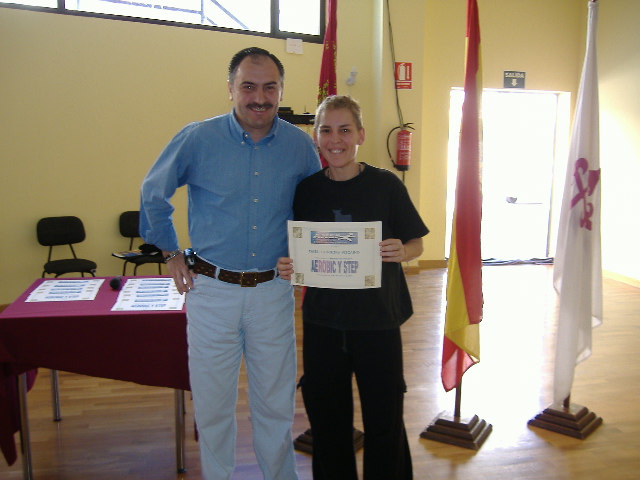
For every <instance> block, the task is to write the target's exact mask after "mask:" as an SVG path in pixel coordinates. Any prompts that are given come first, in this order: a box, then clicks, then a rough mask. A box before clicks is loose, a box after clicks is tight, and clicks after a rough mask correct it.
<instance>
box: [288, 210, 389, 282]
mask: <svg viewBox="0 0 640 480" xmlns="http://www.w3.org/2000/svg"><path fill="white" fill-rule="evenodd" d="M287 228H288V233H289V256H290V257H291V258H292V259H293V270H294V272H295V273H294V274H293V275H292V276H291V284H292V285H304V286H309V287H320V288H340V289H343V288H344V289H348V288H380V285H381V274H382V257H381V256H380V246H379V243H380V241H381V240H382V222H379V221H378V222H301V221H293V220H289V222H288V225H287Z"/></svg>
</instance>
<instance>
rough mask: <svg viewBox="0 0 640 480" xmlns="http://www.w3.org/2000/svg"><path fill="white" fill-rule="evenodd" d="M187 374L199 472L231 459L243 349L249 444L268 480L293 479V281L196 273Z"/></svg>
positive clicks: (212, 479)
mask: <svg viewBox="0 0 640 480" xmlns="http://www.w3.org/2000/svg"><path fill="white" fill-rule="evenodd" d="M186 302H187V319H188V321H187V340H188V343H189V372H190V373H189V374H190V380H191V391H192V393H193V403H194V410H195V420H196V425H197V428H198V433H199V443H200V461H201V464H202V473H203V478H205V479H206V480H228V479H230V478H231V475H232V473H233V468H234V464H235V447H236V430H237V426H236V416H235V412H236V401H237V398H238V372H239V369H240V362H241V359H242V356H243V355H244V360H245V366H246V370H247V377H248V383H249V407H250V410H251V426H252V432H253V448H254V451H255V453H256V457H257V460H258V465H259V466H260V468H261V470H262V473H263V475H264V479H265V480H296V479H297V478H298V477H297V474H296V470H295V458H294V454H293V442H292V438H291V425H292V423H293V415H294V407H295V384H296V341H295V329H294V320H293V309H294V300H293V289H292V287H291V285H290V284H289V282H287V281H285V280H282V279H280V278H276V279H274V280H271V281H269V282H264V283H260V284H258V285H257V286H256V287H241V286H239V285H233V284H229V283H225V282H222V281H219V280H216V279H213V278H209V277H206V276H204V275H199V276H198V277H197V278H196V280H195V288H194V289H192V290H191V291H190V292H189V293H188V294H187V300H186Z"/></svg>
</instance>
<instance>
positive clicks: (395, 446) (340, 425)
mask: <svg viewBox="0 0 640 480" xmlns="http://www.w3.org/2000/svg"><path fill="white" fill-rule="evenodd" d="M364 139H365V130H364V127H363V125H362V116H361V112H360V106H359V104H358V103H357V102H356V101H355V100H353V99H351V98H350V97H348V96H332V97H328V98H327V99H325V100H324V102H322V104H321V105H320V106H319V107H318V110H317V112H316V116H315V124H314V140H315V142H316V145H318V148H319V149H320V152H321V153H322V155H323V157H324V158H325V159H326V161H327V163H328V165H329V166H328V167H327V168H325V169H324V170H322V171H320V172H318V173H317V174H314V175H312V176H310V177H308V178H306V179H305V180H303V181H302V182H301V183H300V184H299V185H298V188H297V190H296V195H295V199H294V216H295V219H296V220H305V221H313V222H336V221H340V222H368V221H378V220H379V221H381V222H382V238H383V240H382V242H380V255H381V257H382V262H383V263H382V281H381V287H380V288H370V289H332V288H313V287H308V288H307V289H306V292H305V296H304V302H303V306H302V312H303V335H304V338H303V363H304V375H303V377H302V379H301V381H300V384H301V388H302V396H303V399H304V404H305V408H306V411H307V415H308V417H309V422H310V424H311V435H312V439H313V440H312V441H313V478H314V480H343V479H344V480H357V478H358V476H357V472H356V461H355V453H354V449H353V397H352V384H351V382H352V377H353V375H354V374H355V378H356V382H357V385H358V393H359V396H360V404H361V407H362V417H363V424H364V479H365V480H375V479H379V480H408V479H411V478H413V473H412V466H411V455H410V452H409V446H408V442H407V436H406V432H405V428H404V421H403V418H402V417H403V401H404V393H405V391H406V385H405V382H404V375H403V368H402V341H401V337H400V325H402V323H404V322H405V321H406V320H407V319H408V318H409V317H410V316H411V314H412V313H413V309H412V306H411V297H410V295H409V290H408V288H407V284H406V280H405V277H404V272H403V270H402V264H401V263H402V262H404V261H409V260H412V259H414V258H416V257H418V256H419V255H420V254H421V253H422V249H423V247H422V237H423V236H424V235H426V234H427V233H428V229H427V227H426V226H425V225H424V223H423V222H422V220H421V218H420V215H419V214H418V212H417V210H416V208H415V207H414V205H413V203H412V202H411V199H410V198H409V194H408V192H407V189H406V188H405V186H404V184H403V183H402V182H401V181H400V180H399V179H398V178H397V177H396V176H395V175H394V174H392V173H391V172H389V171H387V170H383V169H379V168H375V167H372V166H370V165H367V164H366V163H359V162H357V161H356V157H357V153H358V147H359V146H360V145H361V144H362V143H363V142H364ZM293 270H294V265H293V261H292V259H291V258H281V259H279V261H278V271H279V273H280V276H281V277H283V278H284V279H290V278H291V275H292V273H293Z"/></svg>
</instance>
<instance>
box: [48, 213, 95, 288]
mask: <svg viewBox="0 0 640 480" xmlns="http://www.w3.org/2000/svg"><path fill="white" fill-rule="evenodd" d="M36 231H37V234H38V242H39V243H40V245H43V246H45V247H49V255H48V256H47V263H45V264H44V269H43V271H42V276H43V277H44V276H45V275H46V274H53V275H55V276H56V278H57V277H59V276H60V275H64V274H65V273H75V272H78V273H80V274H82V276H83V277H84V274H85V273H89V274H91V276H92V277H95V276H96V268H97V265H96V263H95V262H92V261H91V260H86V259H84V258H78V257H77V255H76V252H75V250H74V249H73V244H75V243H80V242H83V241H84V239H85V232H84V225H83V224H82V220H80V219H79V218H78V217H71V216H68V217H46V218H41V219H40V220H38V225H37V226H36ZM60 245H68V246H69V248H70V249H71V254H72V255H73V258H64V259H60V260H51V255H52V253H53V247H56V246H60Z"/></svg>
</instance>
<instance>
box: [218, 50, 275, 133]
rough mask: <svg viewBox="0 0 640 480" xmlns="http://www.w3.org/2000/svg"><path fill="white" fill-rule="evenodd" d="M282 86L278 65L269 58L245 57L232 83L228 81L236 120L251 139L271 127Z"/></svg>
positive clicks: (266, 131)
mask: <svg viewBox="0 0 640 480" xmlns="http://www.w3.org/2000/svg"><path fill="white" fill-rule="evenodd" d="M282 89H283V85H282V78H281V77H280V72H279V71H278V67H277V66H276V64H275V63H274V62H273V60H271V59H270V58H269V57H265V56H256V57H252V56H248V57H246V58H245V59H244V60H242V62H240V65H238V70H237V71H236V74H235V76H234V78H233V83H230V84H229V96H230V98H231V100H233V107H234V110H235V114H236V119H237V120H238V123H239V124H240V125H241V126H242V128H244V129H245V130H246V131H247V132H249V133H250V134H251V137H252V138H253V140H254V141H256V140H259V139H261V138H262V137H264V136H265V135H266V134H267V133H268V132H269V130H270V129H271V125H272V124H273V118H274V117H275V116H276V114H277V113H278V104H279V103H280V100H281V99H282Z"/></svg>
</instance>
